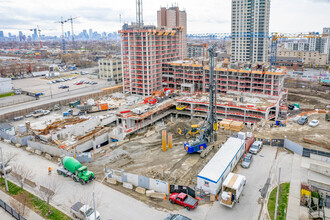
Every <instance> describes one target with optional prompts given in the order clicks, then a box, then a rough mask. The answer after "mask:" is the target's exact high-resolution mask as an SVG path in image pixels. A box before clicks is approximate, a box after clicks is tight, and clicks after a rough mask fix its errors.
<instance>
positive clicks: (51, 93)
mask: <svg viewBox="0 0 330 220" xmlns="http://www.w3.org/2000/svg"><path fill="white" fill-rule="evenodd" d="M49 89H50V97H51V98H53V92H52V85H49Z"/></svg>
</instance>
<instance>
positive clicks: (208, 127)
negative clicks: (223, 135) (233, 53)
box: [184, 44, 218, 157]
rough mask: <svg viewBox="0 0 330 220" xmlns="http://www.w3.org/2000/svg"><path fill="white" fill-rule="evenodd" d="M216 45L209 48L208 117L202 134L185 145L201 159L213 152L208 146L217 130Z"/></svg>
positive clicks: (188, 150) (186, 148) (201, 129)
mask: <svg viewBox="0 0 330 220" xmlns="http://www.w3.org/2000/svg"><path fill="white" fill-rule="evenodd" d="M215 46H216V45H215V44H214V45H212V46H210V47H209V48H208V52H209V57H210V70H209V73H210V83H209V107H208V112H207V117H206V119H205V120H204V122H203V125H202V126H201V128H200V134H199V135H198V136H197V137H196V139H195V140H194V141H193V142H191V143H189V142H187V143H184V148H185V150H186V151H187V152H188V153H195V152H197V153H201V157H204V156H206V155H207V153H208V152H209V151H210V150H212V148H213V146H212V147H208V146H207V144H210V143H213V142H214V137H216V136H214V130H217V129H218V127H217V118H216V83H215V81H214V57H215Z"/></svg>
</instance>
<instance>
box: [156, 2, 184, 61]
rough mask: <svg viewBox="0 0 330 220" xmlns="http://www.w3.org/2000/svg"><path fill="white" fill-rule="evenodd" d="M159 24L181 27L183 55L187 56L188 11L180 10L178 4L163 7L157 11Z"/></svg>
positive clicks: (161, 25)
mask: <svg viewBox="0 0 330 220" xmlns="http://www.w3.org/2000/svg"><path fill="white" fill-rule="evenodd" d="M157 26H158V27H167V28H175V27H180V28H183V30H182V33H183V34H182V43H183V57H184V58H185V57H186V56H187V38H186V36H187V13H186V11H185V10H180V9H179V7H178V6H172V7H169V8H165V7H161V8H160V10H159V11H157Z"/></svg>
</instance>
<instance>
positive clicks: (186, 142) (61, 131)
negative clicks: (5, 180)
mask: <svg viewBox="0 0 330 220" xmlns="http://www.w3.org/2000/svg"><path fill="white" fill-rule="evenodd" d="M233 5H234V6H235V7H236V2H235V1H233ZM237 7H238V6H237ZM258 7H259V6H258ZM261 7H264V6H261ZM136 13H137V14H136V16H137V20H136V22H132V23H131V24H128V23H125V24H123V25H122V24H121V25H122V28H121V30H119V31H118V34H117V33H116V34H117V35H120V37H121V38H120V46H121V48H120V53H121V56H120V58H119V56H116V60H115V61H116V62H115V63H116V64H115V67H114V66H113V65H114V64H113V62H112V61H111V59H112V58H111V59H110V58H109V57H104V58H105V59H104V61H100V62H99V65H101V66H102V67H107V77H106V78H105V79H100V78H99V79H97V77H98V76H97V71H96V69H97V68H95V67H93V68H91V69H93V74H91V75H89V76H83V75H85V74H89V73H88V72H87V71H86V70H85V71H82V69H79V70H80V73H79V72H76V73H74V72H71V73H70V74H69V72H68V75H65V74H67V71H69V70H70V71H73V70H76V64H75V63H78V62H76V61H78V57H76V58H74V57H75V56H74V54H72V57H71V55H70V54H66V55H64V54H65V53H66V52H69V53H70V51H71V50H67V51H66V49H65V37H64V31H63V25H64V23H66V22H69V21H70V20H71V25H72V34H73V19H76V18H78V17H75V18H72V17H71V18H70V19H67V20H63V18H62V17H61V21H58V22H57V23H59V24H61V27H62V35H63V36H62V37H61V39H62V40H63V41H62V49H61V51H62V53H63V55H62V56H61V59H63V60H65V59H67V61H65V62H64V63H65V64H67V66H66V65H64V64H61V65H59V66H58V68H61V69H62V70H63V72H64V74H61V75H60V74H59V75H58V76H59V77H56V79H52V77H50V78H48V76H45V77H44V78H32V77H31V79H24V81H23V80H21V79H23V78H24V77H21V78H20V79H18V80H16V81H15V82H14V87H15V88H17V89H16V90H19V91H20V92H22V91H24V92H28V93H32V95H33V96H32V97H33V98H31V99H30V100H23V101H22V102H19V103H18V102H17V103H14V102H13V103H9V102H8V100H9V98H8V99H6V100H2V103H3V107H1V108H2V109H0V119H1V120H2V122H1V124H0V139H1V140H3V141H4V142H5V143H6V144H8V146H9V145H10V144H12V145H14V146H15V147H13V146H9V147H8V148H7V150H8V149H11V150H12V151H13V152H14V151H16V150H17V149H16V148H18V150H22V151H23V150H24V151H26V152H24V153H25V154H26V155H29V156H31V155H33V157H37V160H38V159H40V160H41V157H45V158H42V160H45V161H46V162H45V161H43V167H46V166H48V168H49V169H48V175H52V174H51V172H52V171H51V170H52V167H50V166H53V167H56V168H57V167H59V166H60V164H61V167H60V168H58V169H57V170H56V173H55V174H56V177H55V178H57V181H63V182H61V183H65V184H68V185H66V186H70V187H72V186H73V185H69V184H79V185H78V187H77V192H78V189H79V190H82V191H83V190H85V189H87V187H89V186H90V185H92V184H94V185H92V186H91V187H90V188H89V189H91V188H92V187H95V186H96V185H98V187H99V189H102V190H103V191H102V192H104V194H105V195H107V199H108V198H111V199H112V198H113V197H114V196H113V195H116V194H106V192H107V189H108V190H109V192H110V189H111V190H112V189H116V190H117V191H119V192H122V193H124V194H126V195H129V196H131V197H133V198H135V199H137V200H140V201H142V202H144V203H146V204H148V205H149V206H150V207H153V208H157V212H158V211H160V210H161V212H164V213H165V212H166V214H168V213H169V212H172V211H176V212H179V211H180V213H183V214H187V212H188V211H190V209H195V208H196V207H197V204H198V202H199V204H200V205H202V206H204V207H203V208H199V210H201V211H199V213H198V212H194V213H197V214H196V215H195V214H189V215H190V216H189V217H191V216H192V215H194V216H193V217H194V219H195V218H196V219H206V217H201V216H202V215H203V216H207V215H208V214H209V213H208V211H207V210H211V209H213V208H214V210H216V211H213V214H212V212H210V213H211V214H210V216H213V217H214V216H216V217H215V218H214V219H217V218H218V216H222V217H223V218H224V219H231V218H235V217H234V216H235V215H237V216H241V217H237V219H242V216H245V215H246V216H245V217H246V219H268V218H267V217H268V216H269V214H267V213H268V211H266V212H267V213H266V214H265V213H264V212H265V211H264V209H267V203H268V201H269V198H270V194H271V192H272V191H273V190H274V189H275V188H276V186H280V184H281V183H283V182H284V181H285V183H288V184H289V186H288V187H289V188H290V193H287V195H286V196H287V197H289V196H294V202H295V208H293V209H292V208H291V212H293V211H292V210H297V209H299V211H298V212H303V211H305V212H306V213H308V214H310V215H311V213H312V211H311V209H312V208H311V206H312V203H315V204H321V199H320V198H321V197H320V196H319V197H318V199H320V200H317V201H316V200H315V202H314V200H313V198H312V197H313V196H312V195H313V193H315V192H316V191H317V192H318V190H319V189H320V193H321V191H322V193H323V191H324V192H330V186H329V182H328V180H329V173H328V170H329V158H330V141H329V140H330V132H329V128H330V95H329V94H330V89H329V87H328V86H327V84H321V83H319V82H316V81H315V82H306V81H304V82H302V80H300V79H299V78H298V77H295V79H294V77H293V76H294V75H296V74H295V73H289V72H288V69H287V68H286V67H285V66H277V65H275V64H276V56H277V40H278V39H280V38H284V35H283V36H282V35H277V33H276V34H275V35H274V36H273V37H272V38H271V40H270V41H271V42H268V43H271V47H272V48H271V53H270V54H268V52H269V51H268V45H266V44H268V43H267V42H266V40H265V39H266V37H264V36H263V37H261V36H260V35H259V37H255V39H256V38H258V40H257V41H255V39H254V38H253V36H252V37H251V36H242V35H239V34H238V33H236V34H237V36H236V35H235V30H233V32H234V33H232V35H231V36H230V39H231V41H232V48H231V49H232V51H230V52H231V54H230V55H229V53H228V54H226V56H218V51H219V50H217V49H219V45H217V43H213V42H217V41H216V39H212V41H209V42H208V43H209V44H205V43H203V44H200V45H203V48H202V52H203V53H202V54H203V56H199V57H196V56H190V58H187V39H186V37H187V30H186V26H187V19H186V16H187V15H186V12H185V10H179V7H178V6H173V5H172V7H169V8H164V7H163V8H160V10H159V11H158V12H157V16H158V17H157V23H158V24H157V26H155V25H145V24H144V23H143V17H142V1H140V0H137V1H136ZM239 13H240V11H239ZM120 16H121V15H120ZM120 19H121V17H120ZM258 22H259V21H258ZM264 31H265V32H268V27H267V30H264ZM39 32H40V30H39ZM85 32H86V30H85ZM86 33H87V32H86ZM259 34H260V33H259ZM39 35H40V33H39ZM308 36H309V37H310V38H313V37H314V38H315V36H316V34H313V33H311V34H309V35H308ZM238 38H241V40H242V39H243V38H250V39H248V40H247V39H244V41H243V40H242V41H241V40H239V39H238ZM293 38H294V37H293ZM329 39H330V38H329ZM213 40H214V41H213ZM267 40H269V39H268V38H267ZM211 42H212V43H211ZM240 42H254V47H257V49H255V51H248V50H249V49H250V48H248V47H250V46H246V45H245V46H246V48H245V49H244V50H243V51H241V52H240V51H239V50H238V49H237V48H239V47H242V45H240V46H237V45H239V43H240ZM77 43H78V42H77ZM117 43H119V41H118V42H117ZM235 44H237V45H235ZM244 44H245V43H244ZM262 45H263V46H262ZM72 46H73V47H74V40H73V37H72ZM113 46H114V47H116V48H117V46H118V44H116V45H113ZM195 46H196V45H195ZM245 46H244V47H245ZM251 47H253V46H252V45H251ZM40 48H42V45H41V40H40ZM222 49H223V48H222ZM72 51H74V50H72ZM72 51H71V52H72ZM79 51H80V50H79ZM82 51H83V50H81V51H80V52H81V58H82V60H85V58H86V62H87V61H88V63H89V62H90V64H91V63H92V62H95V61H97V59H96V56H98V55H97V54H96V53H95V54H94V53H93V52H91V55H93V59H92V58H91V56H87V54H85V52H82ZM117 52H118V53H119V51H117ZM86 53H87V52H86ZM105 53H110V52H109V51H108V52H105ZM111 53H112V52H111ZM85 55H86V56H85ZM94 55H95V59H94ZM116 55H118V54H117V53H116ZM227 55H228V56H227ZM241 56H242V57H241ZM250 56H251V57H250ZM87 57H89V58H88V59H87ZM228 57H229V58H230V61H229V60H228ZM73 58H74V59H73ZM106 58H107V59H106ZM268 58H269V60H268ZM71 59H73V60H75V62H74V63H73V61H72V60H71ZM266 59H267V60H266ZM91 60H93V61H91ZM108 61H109V62H108ZM110 61H111V62H110ZM269 61H270V62H269ZM18 64H19V65H18ZM14 66H18V67H17V68H16V70H10V68H11V69H13V68H14ZM64 66H65V67H64ZM78 66H79V65H78ZM81 66H85V65H81ZM86 66H89V65H86ZM5 67H6V68H5ZM78 68H79V67H78ZM39 69H40V70H44V67H43V66H42V65H41V64H40V65H39V64H38V63H31V62H26V61H25V60H19V59H17V60H16V59H14V60H8V61H6V63H4V65H2V68H1V65H0V74H2V75H6V76H7V75H10V74H9V72H14V73H15V74H16V75H23V76H24V73H25V72H28V73H31V75H33V74H32V72H34V71H36V70H39ZM94 69H95V72H94ZM64 70H65V71H64ZM115 70H116V71H117V72H116V73H114V72H113V71H115ZM119 70H121V71H120V73H119ZM77 71H78V70H77ZM327 71H328V70H327ZM23 72H24V73H23ZM53 72H54V71H53ZM110 72H111V74H110ZM15 74H13V76H14V75H15ZM48 74H49V75H50V74H51V71H49V73H48ZM54 74H55V73H54ZM25 75H27V76H28V74H25ZM110 75H111V77H110ZM62 76H63V77H64V76H65V77H68V78H60V77H62ZM36 77H37V76H36ZM77 77H79V78H78V80H79V81H76V82H73V81H71V82H70V80H73V79H76V78H77ZM115 78H116V80H115ZM119 78H121V79H120V80H117V79H119ZM92 79H93V80H94V79H95V81H89V80H92ZM52 80H53V81H55V82H53V81H52ZM105 80H106V81H105ZM57 81H58V82H57ZM56 83H59V84H57V85H58V86H57V85H56V86H55V84H56ZM53 84H54V85H53ZM60 84H61V85H60ZM96 84H99V85H96ZM18 88H19V89H18ZM63 89H64V90H63ZM15 92H16V91H15ZM36 94H39V95H41V100H39V95H38V96H37V95H36ZM44 94H47V95H45V96H44ZM18 95H22V96H23V94H18ZM34 98H35V100H34ZM12 99H13V97H12ZM32 99H33V100H32ZM2 103H1V102H0V104H2ZM6 104H8V105H6ZM10 147H11V148H10ZM13 149H14V150H13ZM252 158H254V159H253V160H252ZM37 160H36V161H37ZM70 161H71V162H70ZM252 161H253V162H252ZM306 161H307V162H306ZM66 162H67V163H66ZM65 163H66V164H65ZM49 164H51V165H49ZM62 165H63V166H62ZM78 166H79V167H78ZM87 167H88V169H87ZM278 168H283V171H282V172H283V179H284V180H281V181H282V182H281V181H280V175H281V171H280V170H279V174H278V175H279V176H277V169H278ZM42 169H43V168H42ZM40 170H41V168H40ZM297 170H298V171H297ZM296 171H297V172H296ZM312 171H313V172H315V173H313V172H312ZM298 174H299V175H300V176H298V177H296V176H295V175H298ZM38 175H39V176H41V175H43V174H38ZM79 175H80V176H79ZM94 175H95V176H94ZM53 176H54V174H53ZM65 177H71V178H72V180H73V182H72V183H71V182H70V181H71V180H70V181H66V180H62V179H64V178H65ZM61 178H62V179H61ZM277 178H278V180H277ZM67 179H70V178H67ZM94 180H95V181H94ZM92 181H94V182H92ZM277 181H278V182H277ZM295 181H296V182H295ZM91 182H92V183H91ZM80 184H81V185H80ZM85 184H89V186H88V185H87V186H86V185H85ZM290 184H291V186H290ZM83 185H84V186H83ZM305 185H306V187H305ZM70 187H67V188H66V190H71V188H70ZM80 187H81V188H80ZM83 187H85V188H83ZM101 187H103V188H101ZM109 187H110V188H109ZM245 187H246V189H245V191H244V193H242V191H243V188H245ZM292 188H293V190H292ZM306 189H308V190H306ZM93 190H94V188H93ZM303 190H306V191H303ZM82 191H81V192H82ZM113 191H115V190H112V191H111V193H113ZM279 191H280V190H278V191H277V192H279ZM66 193H68V194H69V193H72V192H68V191H67V192H66ZM116 193H117V192H116ZM175 193H177V194H179V195H181V196H182V194H184V196H187V198H190V197H191V198H190V199H193V201H196V203H194V206H192V205H191V204H189V205H190V206H188V205H187V204H185V203H183V205H182V206H183V207H184V208H185V209H186V210H187V212H186V213H185V212H182V209H180V208H179V207H180V206H177V205H175V203H177V204H179V203H178V202H177V200H180V199H181V200H183V198H180V197H179V195H177V197H176V198H175V200H174V199H173V198H172V195H173V194H175ZM281 193H282V192H281ZM64 194H65V193H63V195H64ZM74 194H76V193H74ZM77 194H78V193H77ZM289 194H290V195H289ZM109 195H111V196H109ZM126 195H125V196H126ZM241 195H242V197H241V200H239V199H240V198H239V197H240V196H241ZM324 195H325V199H327V201H329V202H330V197H329V196H328V194H324ZM299 196H300V199H301V200H300V201H298V200H299ZM322 196H323V194H322ZM64 197H65V196H62V199H63V198H64ZM118 197H119V196H118ZM93 198H94V192H93ZM315 198H316V197H315ZM94 199H95V198H94ZM126 200H128V199H127V197H126ZM168 200H169V201H168ZM287 200H288V199H287ZM114 201H115V202H117V201H116V200H114ZM216 201H219V202H218V203H216ZM239 201H241V203H240V204H238V203H239ZM292 201H293V200H292V199H291V202H292ZM311 201H312V202H311ZM62 202H63V203H62ZM75 202H76V201H75ZM111 202H113V201H111ZM134 202H136V201H134ZM286 202H287V201H286ZM300 202H305V204H307V203H308V202H309V204H307V205H305V206H306V207H304V208H306V209H307V208H309V210H307V211H306V210H303V211H301V210H302V209H303V208H301V207H300V206H302V205H301V204H302V203H300ZM56 203H57V204H62V205H63V207H66V206H67V207H71V204H70V205H69V204H68V203H69V202H68V201H67V199H66V198H64V199H63V200H62V201H60V200H57V202H56ZM94 203H95V202H94ZM108 203H109V200H108ZM235 203H237V204H236V205H235V206H238V207H236V211H232V212H230V211H228V210H229V209H228V208H233V206H234V204H235ZM325 203H326V202H324V201H323V204H325ZM127 204H130V203H127ZM134 204H135V203H134ZM220 204H221V205H220ZM323 204H321V205H317V208H316V209H315V210H318V211H319V210H321V208H323ZM329 204H330V203H329ZM94 205H95V204H94ZM112 205H113V204H110V203H109V204H106V207H105V208H102V209H103V210H102V212H103V213H109V207H112ZM143 205H145V204H143ZM225 206H227V207H226V208H223V207H225ZM291 206H292V204H291ZM296 206H297V207H298V208H297V207H296ZM324 206H325V205H324ZM113 207H115V206H113ZM219 207H221V208H219ZM276 207H277V205H276ZM98 208H99V207H98ZM148 208H149V207H148ZM181 208H182V207H181ZM94 209H95V207H94ZM141 210H142V209H141ZM164 210H165V211H164ZM186 210H184V211H186ZM315 210H314V211H315ZM323 210H324V208H323ZM65 211H67V210H65ZM153 211H154V210H153ZM249 211H251V213H249ZM286 211H287V209H286V208H285V210H284V212H285V213H286ZM203 212H204V213H203ZM220 212H221V215H219V214H218V213H220ZM95 213H96V212H95ZM155 213H156V212H155ZM164 213H163V214H164ZM190 213H193V212H190ZM200 213H202V214H200ZM237 213H238V214H237ZM275 213H277V212H275ZM288 213H289V212H288ZM306 213H305V214H306ZM140 214H141V213H140ZM143 214H144V213H143ZM158 214H159V213H158ZM222 214H223V215H222ZM226 215H227V216H230V217H227V216H226ZM324 215H325V214H324ZM95 216H96V214H95ZM109 216H110V215H109ZM265 216H266V217H265ZM287 216H288V219H289V214H288V215H287ZM319 216H320V214H319ZM117 217H118V216H117ZM130 217H131V216H130ZM199 217H200V218H199ZM284 217H285V215H284ZM95 219H96V217H95ZM118 219H120V218H118ZM122 219H125V218H122ZM128 219H133V218H128ZM137 219H138V218H137ZM269 219H271V218H270V217H269Z"/></svg>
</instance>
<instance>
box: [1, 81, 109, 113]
mask: <svg viewBox="0 0 330 220" xmlns="http://www.w3.org/2000/svg"><path fill="white" fill-rule="evenodd" d="M104 87H109V84H102V85H93V86H91V87H84V88H81V89H76V90H73V91H69V92H63V93H61V94H56V95H54V96H53V97H50V96H46V97H41V98H40V99H39V100H34V101H30V102H27V103H21V104H17V105H12V106H8V107H3V108H0V116H1V115H4V114H7V113H10V112H13V111H17V110H23V109H26V108H30V107H33V106H36V105H43V104H47V103H51V102H55V101H61V100H64V99H68V98H74V97H79V96H82V95H89V94H93V93H96V92H100V91H101V88H104Z"/></svg>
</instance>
